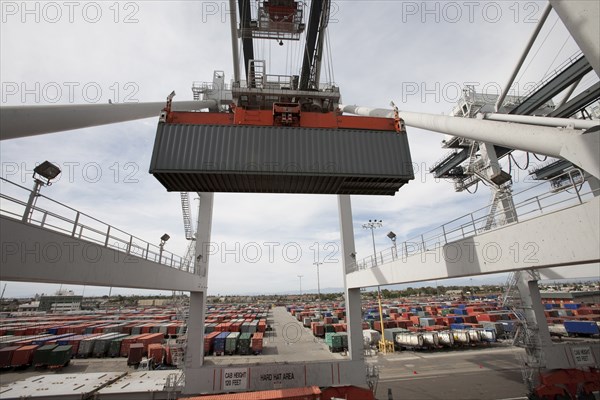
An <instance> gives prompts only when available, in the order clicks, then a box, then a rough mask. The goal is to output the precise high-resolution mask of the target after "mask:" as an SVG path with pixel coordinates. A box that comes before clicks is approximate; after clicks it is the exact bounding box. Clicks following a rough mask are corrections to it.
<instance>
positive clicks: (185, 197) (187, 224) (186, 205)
mask: <svg viewBox="0 0 600 400" xmlns="http://www.w3.org/2000/svg"><path fill="white" fill-rule="evenodd" d="M180 195H181V211H182V214H183V229H184V231H185V238H186V239H187V240H194V233H193V230H192V212H191V209H190V194H189V193H188V192H181V193H180Z"/></svg>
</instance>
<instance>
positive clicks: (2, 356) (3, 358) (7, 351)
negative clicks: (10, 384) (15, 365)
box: [0, 346, 19, 368]
mask: <svg viewBox="0 0 600 400" xmlns="http://www.w3.org/2000/svg"><path fill="white" fill-rule="evenodd" d="M18 348H19V346H8V347H4V348H3V349H1V350H0V368H10V367H11V366H12V364H11V361H12V356H13V353H14V352H15V350H17V349H18Z"/></svg>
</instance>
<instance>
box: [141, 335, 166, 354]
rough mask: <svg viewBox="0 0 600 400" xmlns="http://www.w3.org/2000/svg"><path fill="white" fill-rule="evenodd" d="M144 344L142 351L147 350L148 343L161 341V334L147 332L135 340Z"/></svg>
mask: <svg viewBox="0 0 600 400" xmlns="http://www.w3.org/2000/svg"><path fill="white" fill-rule="evenodd" d="M137 341H138V342H139V343H142V344H143V345H144V353H147V352H148V345H150V344H153V343H162V341H163V336H162V335H161V334H160V333H149V334H148V335H145V336H143V337H141V338H139V339H138V340H137Z"/></svg>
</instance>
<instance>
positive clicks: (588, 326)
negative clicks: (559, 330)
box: [564, 321, 600, 335]
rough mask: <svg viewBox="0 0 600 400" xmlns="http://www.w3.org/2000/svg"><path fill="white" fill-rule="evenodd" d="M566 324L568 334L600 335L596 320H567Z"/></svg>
mask: <svg viewBox="0 0 600 400" xmlns="http://www.w3.org/2000/svg"><path fill="white" fill-rule="evenodd" d="M564 326H565V330H566V331H567V333H568V334H576V335H600V330H599V329H598V324H597V323H596V322H594V321H565V322H564Z"/></svg>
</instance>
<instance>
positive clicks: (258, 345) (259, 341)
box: [250, 332, 263, 355]
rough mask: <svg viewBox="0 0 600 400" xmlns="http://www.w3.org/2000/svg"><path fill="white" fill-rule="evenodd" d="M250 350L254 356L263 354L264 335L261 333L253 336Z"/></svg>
mask: <svg viewBox="0 0 600 400" xmlns="http://www.w3.org/2000/svg"><path fill="white" fill-rule="evenodd" d="M250 348H251V350H252V354H254V355H257V354H261V353H262V351H263V334H262V333H261V332H256V333H255V334H254V335H252V339H251V340H250Z"/></svg>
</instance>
